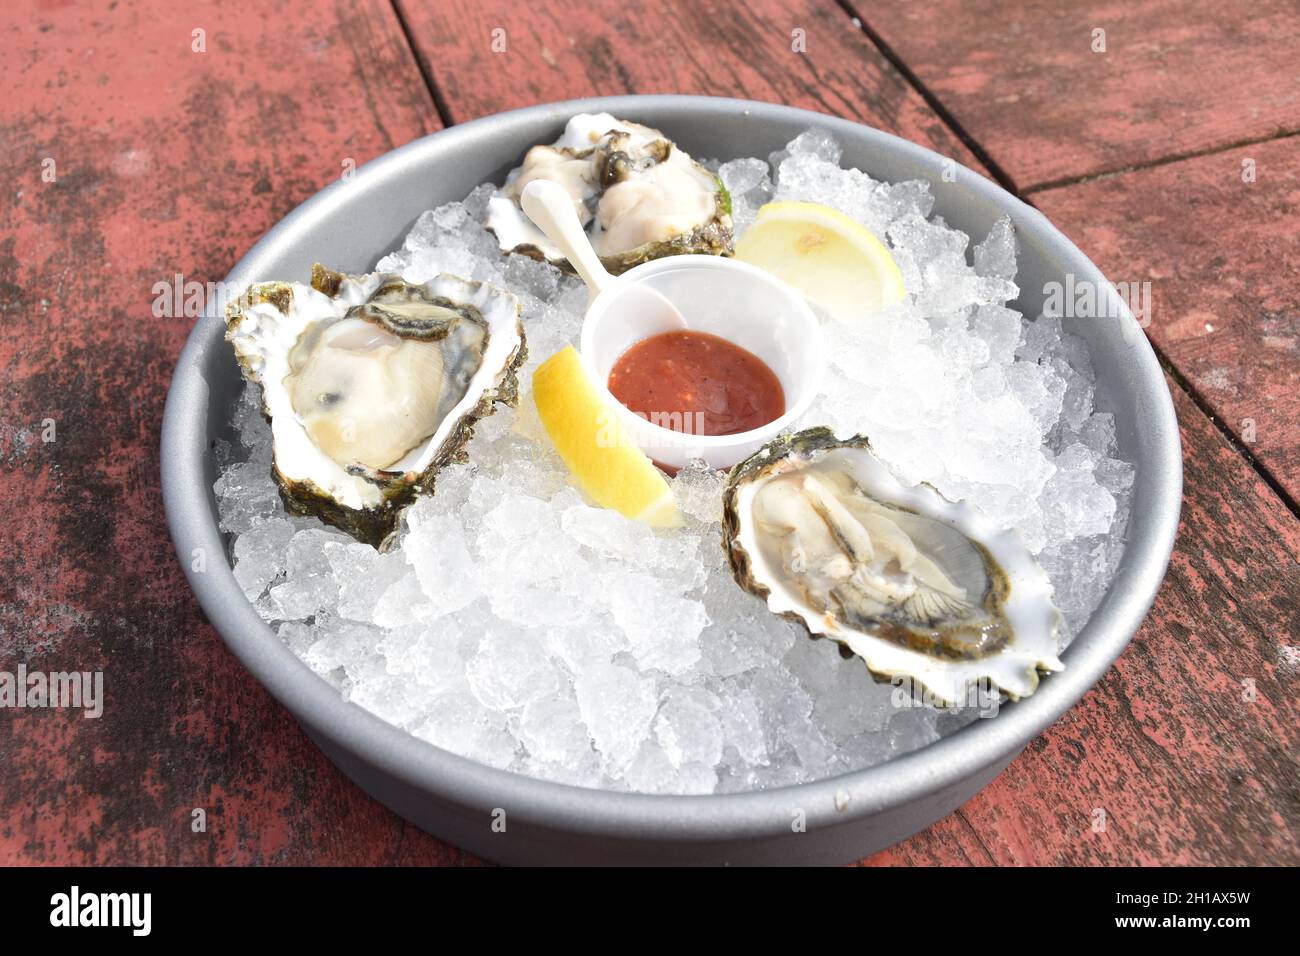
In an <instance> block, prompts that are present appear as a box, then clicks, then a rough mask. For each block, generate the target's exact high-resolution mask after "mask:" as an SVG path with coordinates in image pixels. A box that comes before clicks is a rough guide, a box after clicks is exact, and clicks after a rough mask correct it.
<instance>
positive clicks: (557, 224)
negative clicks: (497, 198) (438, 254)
mask: <svg viewBox="0 0 1300 956" xmlns="http://www.w3.org/2000/svg"><path fill="white" fill-rule="evenodd" d="M519 205H520V206H521V207H523V210H524V213H525V214H526V215H527V216H528V218H529V219H531V220H532V221H533V223H534V224H535V225H536V226H537V228H538V229H540V230H542V232H543V233H545V235H546V238H547V239H549V240H550V241H551V244H552V245H554V246H555V247H556V248H557V249H559V250H560V252H561V253H563V255H564V257H565V258H566V259H568V260H569V264H570V265H572V266H573V268H574V270H575V271H577V273H578V275H579V276H581V277H582V281H583V282H585V283H587V304H588V305H590V304H591V303H592V302H594V301H595V300H596V296H598V295H600V293H602V292H603V291H605V290H606V289H608V288H610V287H611V286H613V285H615V284H616V283H618V281H619V280H618V277H617V276H613V275H610V274H609V272H608V271H607V270H606V269H605V267H604V266H603V265H602V264H601V262H600V256H598V255H596V250H595V249H593V248H592V245H591V240H590V239H588V238H587V233H586V232H585V231H584V230H583V228H582V223H580V222H579V221H578V213H577V210H575V209H574V208H573V199H572V197H571V196H569V194H568V193H567V192H566V191H565V190H564V188H563V187H561V186H560V185H559V184H558V183H553V182H550V181H548V180H545V179H535V180H533V181H532V182H531V183H529V184H528V185H527V186H525V187H524V191H523V194H522V195H521V196H520V197H519ZM618 304H619V309H620V311H621V312H622V313H623V314H624V315H625V316H627V318H628V321H629V323H630V324H631V325H632V326H633V327H634V328H637V329H639V330H641V332H642V337H645V336H647V335H653V334H657V333H658V332H673V331H679V330H681V329H685V328H687V327H688V326H687V324H686V319H685V318H683V316H682V314H681V312H679V311H678V310H677V307H676V306H675V305H673V304H672V303H671V302H669V301H668V299H666V298H665V297H664V296H662V295H660V294H659V293H658V292H656V291H654V290H653V289H651V288H648V287H647V286H645V285H642V284H640V283H623V284H622V287H621V288H620V290H619V295H618Z"/></svg>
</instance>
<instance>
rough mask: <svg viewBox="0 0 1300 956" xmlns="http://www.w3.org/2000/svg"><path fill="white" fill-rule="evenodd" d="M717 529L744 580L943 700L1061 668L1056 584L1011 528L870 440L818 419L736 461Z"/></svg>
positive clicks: (1024, 690)
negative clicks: (915, 481) (891, 459)
mask: <svg viewBox="0 0 1300 956" xmlns="http://www.w3.org/2000/svg"><path fill="white" fill-rule="evenodd" d="M723 537H724V546H725V547H726V549H727V554H728V558H729V560H730V563H731V568H732V572H733V574H734V576H735V578H736V581H737V583H739V584H740V585H741V587H743V588H745V589H746V590H748V591H750V592H752V593H754V594H757V595H759V596H760V597H763V598H766V599H767V604H768V607H769V608H770V609H771V610H772V611H773V612H775V613H778V614H783V615H786V616H790V617H793V618H795V619H797V620H799V621H800V622H801V623H803V624H804V625H805V626H806V627H807V629H808V631H809V632H810V633H811V634H813V635H815V636H820V635H825V636H827V637H830V638H833V639H834V640H836V641H838V642H840V644H841V645H842V646H843V647H844V648H846V649H847V650H848V651H851V652H852V653H854V654H856V655H858V656H859V657H861V658H862V659H863V660H864V661H865V662H866V665H867V668H868V669H869V670H870V671H871V673H872V674H873V675H874V676H875V677H876V678H877V679H878V680H891V679H893V678H896V677H901V678H905V679H911V680H913V681H916V682H917V683H919V684H920V685H921V686H923V687H924V688H926V689H927V690H929V691H930V692H931V693H933V694H934V695H935V696H936V697H938V698H940V699H942V700H943V701H946V702H955V701H961V700H965V699H966V694H967V693H968V691H967V686H968V685H969V684H970V683H971V682H975V681H981V680H982V681H988V682H989V683H991V684H993V685H995V686H996V687H998V688H1000V689H1001V690H1002V691H1003V692H1005V693H1006V694H1007V695H1008V696H1009V697H1011V698H1012V699H1016V698H1019V697H1026V696H1028V695H1030V694H1032V693H1033V692H1034V690H1035V688H1036V687H1037V686H1038V674H1039V671H1057V670H1061V669H1062V668H1063V667H1064V665H1063V664H1062V663H1061V660H1060V658H1059V656H1058V655H1059V646H1058V643H1057V637H1056V634H1057V630H1058V628H1059V626H1060V613H1059V612H1058V611H1057V609H1056V608H1055V606H1054V605H1053V604H1052V600H1051V594H1052V587H1051V583H1050V581H1049V580H1048V577H1047V574H1046V573H1045V572H1044V571H1043V570H1042V568H1041V567H1039V565H1038V563H1037V562H1036V561H1035V560H1034V558H1033V556H1032V555H1031V554H1030V553H1029V551H1028V550H1027V549H1026V548H1025V547H1024V545H1023V544H1021V543H1020V539H1019V538H1018V537H1017V536H1016V535H1015V533H1014V532H1012V531H1004V530H1000V529H998V528H996V527H994V526H993V525H992V524H991V523H990V522H989V521H988V519H986V518H984V517H983V516H982V515H981V514H979V513H978V512H976V511H975V510H973V509H971V508H969V507H968V506H966V505H964V504H961V503H960V502H953V501H949V500H948V499H946V498H944V497H943V496H942V495H941V494H939V492H937V491H936V490H935V489H934V488H932V487H930V486H929V485H918V486H915V487H907V486H906V485H903V484H901V483H900V482H899V481H898V480H897V479H895V478H894V477H893V476H892V475H891V474H890V472H889V470H888V468H886V467H885V465H884V464H883V463H882V462H881V461H880V460H879V459H878V458H876V456H875V455H874V454H873V453H872V451H871V447H870V444H869V443H868V442H867V440H866V439H865V438H861V437H859V438H853V439H849V440H847V441H840V440H838V439H836V437H835V435H834V434H833V433H832V432H831V431H830V430H829V429H826V428H813V429H809V430H807V431H803V432H799V433H798V434H795V435H790V436H787V437H784V438H782V439H780V440H778V441H776V442H773V443H772V444H771V445H768V446H767V447H765V448H762V449H760V450H759V451H758V452H757V453H756V454H754V455H753V456H751V457H750V458H749V459H747V460H745V461H744V462H742V463H741V464H739V465H737V466H736V468H735V469H734V470H733V471H732V473H731V476H730V478H729V479H728V482H727V488H726V491H725V493H724V506H723Z"/></svg>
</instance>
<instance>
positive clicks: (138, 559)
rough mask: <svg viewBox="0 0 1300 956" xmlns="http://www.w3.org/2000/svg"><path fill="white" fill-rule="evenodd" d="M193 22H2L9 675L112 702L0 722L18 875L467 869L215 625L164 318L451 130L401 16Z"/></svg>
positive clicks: (75, 18)
mask: <svg viewBox="0 0 1300 956" xmlns="http://www.w3.org/2000/svg"><path fill="white" fill-rule="evenodd" d="M182 6H183V5H181V4H174V3H171V2H169V0H144V2H137V3H130V4H126V3H121V4H119V3H100V4H94V5H91V4H85V5H78V6H75V7H74V6H70V5H65V4H53V3H47V4H39V5H37V6H35V7H32V6H30V5H21V6H19V5H15V4H7V5H4V6H3V7H0V42H2V43H3V45H4V48H5V54H4V56H3V57H0V86H3V88H4V89H5V90H6V91H10V95H7V96H5V97H4V98H3V99H2V100H0V141H2V142H3V143H4V149H3V150H0V166H2V167H3V179H4V182H5V183H6V188H5V191H4V198H3V200H0V202H2V203H3V204H4V213H5V215H4V217H3V220H0V370H2V372H0V409H2V410H3V411H2V413H0V461H2V462H3V467H0V494H2V495H3V500H4V501H5V502H6V507H5V508H4V510H3V513H0V544H2V547H0V668H3V669H6V670H9V671H10V672H12V671H13V670H14V669H15V668H16V667H17V665H18V664H19V663H23V664H26V665H27V667H28V668H29V669H31V670H43V671H54V670H66V669H77V670H98V669H103V671H104V681H105V693H106V696H107V698H108V701H107V707H106V710H105V713H104V715H103V717H102V718H100V719H98V720H87V719H84V718H83V717H82V716H81V715H80V714H79V713H76V712H68V711H30V710H28V711H15V710H10V709H5V710H3V711H0V767H3V768H4V774H3V775H2V776H0V864H6V863H9V864H12V863H59V862H64V863H80V864H88V863H133V864H135V863H163V862H182V863H215V862H231V861H240V862H310V861H313V860H315V861H327V862H329V861H339V860H342V859H350V860H354V861H360V860H374V861H382V860H387V859H392V858H395V856H396V855H397V854H399V853H400V854H401V855H402V858H404V859H411V860H436V861H444V860H455V859H458V858H459V855H458V854H457V853H456V851H454V850H448V849H445V848H443V847H441V845H439V844H437V843H436V841H431V840H420V839H418V838H417V839H415V840H403V838H402V831H403V829H404V826H403V824H402V823H401V821H400V820H398V819H397V818H396V817H394V816H393V815H392V814H390V813H388V812H387V811H386V810H384V809H383V808H382V807H380V806H378V805H377V804H375V803H373V802H372V801H370V800H369V799H367V798H366V797H365V796H364V795H362V794H361V793H360V792H359V791H358V790H357V789H356V788H355V787H353V786H352V785H351V784H350V783H348V782H347V781H346V780H344V779H343V778H342V776H341V775H340V774H339V773H338V772H337V771H335V770H334V769H333V768H332V767H330V766H329V764H328V763H327V761H325V759H324V758H323V757H322V756H321V755H320V754H319V753H318V752H317V751H316V750H315V748H314V747H312V746H311V745H310V744H309V743H308V742H307V741H306V740H305V738H304V737H303V736H302V734H301V732H299V731H298V729H297V727H296V726H295V725H294V723H293V721H292V720H291V719H290V717H289V716H288V715H287V714H286V712H285V711H284V710H283V709H282V708H281V707H280V706H279V705H278V704H276V703H275V702H274V701H272V700H271V699H270V698H269V697H268V695H267V694H266V693H265V692H264V691H263V690H262V689H261V688H260V687H259V686H258V685H257V684H256V682H255V681H254V680H253V678H252V677H251V676H250V675H249V674H248V673H247V672H246V671H244V670H243V668H242V667H241V666H240V665H239V664H238V663H237V662H236V661H235V659H234V658H233V657H232V656H231V655H230V654H229V653H228V652H227V651H226V650H225V648H224V646H223V645H222V644H221V642H220V641H219V640H218V639H217V638H216V636H215V634H214V633H213V632H212V630H211V629H210V628H208V627H207V626H206V625H205V624H204V623H203V621H202V617H201V615H200V613H199V611H198V608H197V606H196V604H195V602H194V600H193V597H192V596H191V595H190V594H189V593H188V588H187V586H186V584H185V579H184V577H183V576H182V574H181V571H180V569H179V567H178V566H177V563H176V559H175V556H174V554H173V553H172V549H171V546H170V543H169V540H168V537H167V533H166V529H165V526H164V520H163V512H162V502H161V498H160V495H159V489H158V465H157V462H158V430H159V425H160V422H161V416H162V406H163V400H164V398H165V395H166V389H167V384H168V381H169V378H170V374H171V369H172V367H173V366H174V364H175V362H176V357H177V355H178V354H179V352H180V349H181V346H182V344H183V343H184V340H185V337H186V335H187V334H188V333H189V330H190V326H191V324H192V321H193V320H192V319H190V318H186V317H184V316H180V317H175V318H158V317H155V316H154V314H153V312H152V308H151V305H152V302H153V299H154V293H153V284H154V283H155V282H157V281H160V280H164V281H170V280H171V278H172V276H173V275H174V274H176V273H181V274H183V275H184V276H185V278H186V279H192V280H197V281H200V282H206V281H207V280H215V279H219V278H221V277H222V276H223V275H224V274H225V273H226V271H227V270H228V269H229V267H230V266H231V265H233V264H234V261H235V260H236V259H237V258H238V257H239V256H240V255H242V254H243V253H244V252H245V251H246V250H247V249H248V247H249V246H250V245H251V244H252V243H253V242H254V241H255V240H256V239H257V238H258V237H260V236H261V234H262V233H263V232H265V231H266V230H267V229H268V228H269V227H270V226H272V225H273V224H274V223H275V222H276V221H277V220H278V219H279V218H281V217H282V216H284V215H285V214H286V213H287V212H288V211H289V210H291V209H292V208H293V207H294V206H295V205H296V204H297V203H299V202H301V201H302V200H304V199H306V198H307V197H308V196H310V195H311V194H312V193H314V192H316V191H317V190H318V189H320V188H321V187H323V186H324V185H326V184H327V183H329V182H330V181H331V180H334V179H336V178H337V177H338V176H339V175H340V173H341V172H342V168H343V167H342V163H343V161H344V160H345V159H346V158H352V159H355V160H356V161H357V162H358V163H360V162H363V161H365V160H367V159H370V158H371V157H373V156H376V155H378V154H379V153H382V152H385V151H386V150H389V149H391V148H392V147H394V146H397V145H399V144H401V143H403V142H406V141H407V140H409V139H412V138H414V137H416V136H419V135H421V134H422V133H424V132H427V131H429V130H432V129H434V128H436V126H437V119H436V114H435V113H434V109H433V105H432V102H431V99H430V97H429V94H428V91H427V89H426V88H425V86H424V85H423V83H422V82H421V80H420V77H419V72H418V70H417V68H416V65H415V63H414V60H413V59H412V58H411V55H410V52H409V48H408V47H407V46H406V44H405V40H404V38H403V35H402V32H401V28H400V24H399V23H398V21H397V19H396V17H395V16H394V14H393V11H392V9H391V8H390V7H389V6H388V5H387V4H386V3H381V2H365V3H361V4H356V5H340V6H339V7H338V8H322V7H321V6H320V5H318V4H316V3H312V2H309V0H281V2H278V3H271V4H265V3H260V2H252V0H241V2H236V3H224V4H221V5H220V6H216V5H200V6H194V5H188V8H187V9H186V10H181V9H180V8H181V7H182ZM195 29H202V30H205V31H206V32H205V35H204V40H205V42H204V46H205V49H206V52H202V53H200V52H194V51H193V50H192V42H193V33H192V31H193V30H195ZM15 90H21V91H22V92H21V95H15V94H13V92H12V91H15ZM46 160H52V161H53V166H52V167H50V166H49V165H48V164H47V163H46V162H45V161H46ZM47 168H52V170H53V172H54V179H53V181H52V182H51V181H47V180H46V179H44V178H43V177H42V173H43V171H44V170H45V169H47ZM47 420H49V421H53V422H54V424H55V432H54V436H53V437H54V438H55V440H54V441H53V442H49V443H46V442H44V441H42V431H43V426H42V423H43V422H45V421H47ZM196 807H201V808H205V809H206V810H207V812H208V832H207V833H205V834H196V833H192V832H191V829H190V812H191V810H192V809H193V808H196ZM360 835H364V838H360Z"/></svg>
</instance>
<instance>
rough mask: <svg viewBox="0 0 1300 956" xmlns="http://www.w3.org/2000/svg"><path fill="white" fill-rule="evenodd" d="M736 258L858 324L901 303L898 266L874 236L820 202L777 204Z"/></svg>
mask: <svg viewBox="0 0 1300 956" xmlns="http://www.w3.org/2000/svg"><path fill="white" fill-rule="evenodd" d="M736 258H737V259H740V260H741V261H742V262H748V263H749V264H750V265H755V266H758V267H759V268H760V269H764V270H766V271H767V272H770V273H772V274H773V275H774V276H776V277H777V278H779V279H784V280H785V281H786V282H788V283H790V285H792V286H794V287H795V288H796V289H798V290H799V291H800V292H802V293H803V294H804V296H805V297H806V298H807V299H808V300H809V301H810V302H812V303H813V304H814V305H817V306H820V307H821V308H823V309H825V310H826V311H827V312H829V313H830V314H831V315H833V316H835V317H836V318H838V319H845V320H852V319H855V318H857V317H859V316H862V315H865V314H867V313H870V312H874V311H877V310H879V309H883V308H885V307H886V306H890V305H893V304H894V303H896V302H901V301H902V299H903V296H904V295H905V294H906V290H905V289H904V288H903V276H902V273H900V272H899V271H898V264H897V263H896V262H894V257H893V256H891V255H890V254H889V250H888V249H886V248H885V246H884V243H882V242H881V241H880V240H879V239H877V238H876V237H875V236H874V235H872V233H871V230H870V229H867V228H866V227H865V226H863V225H862V224H861V223H858V222H856V221H854V220H853V219H850V218H849V217H848V216H846V215H844V213H842V212H839V211H838V210H835V209H832V208H830V207H829V206H823V205H821V204H819V203H815V202H772V203H768V204H767V205H766V206H763V207H762V208H760V209H759V210H758V215H757V217H756V218H755V219H754V223H753V225H751V226H750V227H749V228H748V229H746V230H745V232H744V233H743V234H742V235H741V237H740V239H739V240H738V241H737V242H736Z"/></svg>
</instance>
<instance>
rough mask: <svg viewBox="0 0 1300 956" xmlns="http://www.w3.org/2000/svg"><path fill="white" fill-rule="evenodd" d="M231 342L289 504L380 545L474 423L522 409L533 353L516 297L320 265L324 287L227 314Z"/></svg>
mask: <svg viewBox="0 0 1300 956" xmlns="http://www.w3.org/2000/svg"><path fill="white" fill-rule="evenodd" d="M226 339H227V341H229V342H230V344H231V345H232V346H233V347H234V350H235V356H236V357H237V358H238V360H239V363H240V365H241V366H242V367H243V370H244V375H245V377H247V378H248V379H249V380H251V381H253V382H257V383H258V384H260V385H261V387H262V405H263V412H264V413H265V414H266V416H267V418H268V419H269V420H270V422H271V432H272V438H273V443H274V466H273V468H272V471H273V474H274V476H275V480H276V482H277V483H278V484H279V486H280V492H281V497H282V498H283V500H284V503H285V507H286V508H287V509H288V510H290V511H292V512H294V513H296V514H308V515H316V516H317V517H319V518H320V519H321V520H323V521H326V522H328V523H329V524H332V525H335V526H337V527H339V528H342V529H343V530H345V531H347V532H348V533H349V534H351V535H353V536H354V537H355V538H357V539H358V540H360V541H364V542H367V543H369V544H372V545H374V546H376V547H381V546H383V545H384V544H385V542H387V541H388V540H389V539H390V537H391V536H392V534H393V532H394V531H395V530H396V528H397V525H398V522H399V519H400V518H401V513H402V511H403V509H404V508H405V507H406V505H408V504H410V503H411V501H412V500H414V498H415V496H416V495H417V494H420V493H426V492H431V491H432V490H433V484H434V478H435V476H436V475H437V473H438V471H439V469H441V468H442V467H443V466H444V465H446V464H447V463H448V462H451V461H454V460H458V459H459V458H461V457H462V456H463V455H464V448H465V444H466V443H467V442H468V441H469V439H470V437H471V436H472V435H473V428H474V422H475V421H477V420H478V419H479V418H482V417H483V416H484V415H489V414H491V413H492V411H493V410H494V405H495V403H497V402H502V403H505V404H509V405H513V404H515V402H516V401H517V397H518V396H517V382H516V378H515V373H516V371H517V369H518V368H519V366H520V365H521V364H522V363H523V361H524V358H525V356H526V354H527V353H526V349H525V345H524V335H523V327H522V325H521V324H520V321H519V300H518V299H517V298H516V297H515V296H513V295H511V294H510V293H508V292H503V291H502V290H500V289H497V288H494V287H493V286H490V285H487V284H485V283H482V282H470V281H468V280H465V279H461V278H459V277H457V276H451V275H440V276H437V277H435V278H433V279H431V280H429V281H428V282H425V283H422V284H420V285H413V284H411V283H408V282H406V281H404V280H403V279H402V278H401V277H400V276H397V275H378V274H376V275H363V276H349V275H344V274H343V273H339V272H333V271H331V270H329V269H326V268H324V267H323V266H320V265H317V266H315V267H314V268H313V270H312V279H311V285H310V286H306V285H303V284H301V283H297V282H292V283H290V282H266V283H261V284H258V285H254V286H252V287H251V288H250V289H249V290H248V291H247V292H246V293H245V294H244V295H243V296H241V297H240V298H239V299H238V300H237V301H236V302H233V303H231V305H230V306H229V308H228V309H227V310H226Z"/></svg>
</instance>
